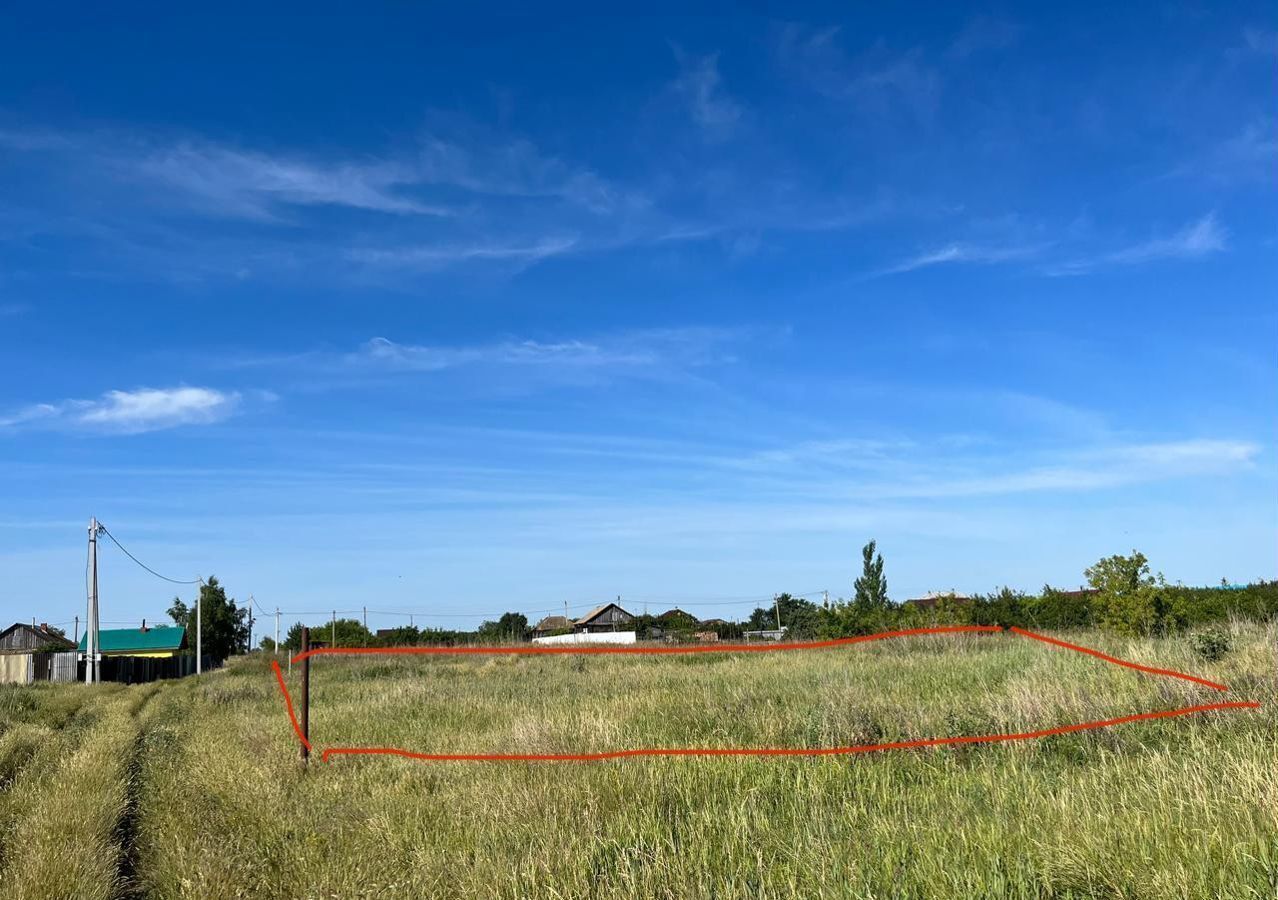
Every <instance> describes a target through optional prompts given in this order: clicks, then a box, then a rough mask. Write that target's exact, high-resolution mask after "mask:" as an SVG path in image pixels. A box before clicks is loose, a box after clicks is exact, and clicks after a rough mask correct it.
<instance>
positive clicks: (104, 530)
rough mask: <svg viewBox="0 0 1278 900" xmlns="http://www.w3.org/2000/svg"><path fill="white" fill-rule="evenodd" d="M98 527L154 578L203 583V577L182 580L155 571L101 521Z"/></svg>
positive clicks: (173, 582) (181, 582)
mask: <svg viewBox="0 0 1278 900" xmlns="http://www.w3.org/2000/svg"><path fill="white" fill-rule="evenodd" d="M98 528H100V529H101V530H102V533H103V534H105V535H106V536H107V537H109V538H110V539H111V543H113V544H115V545H116V546H117V547H119V548H120V551H121V552H122V553H123V554H124V555H125V556H127V557H128V558H129V559H131V560H133V561H134V562H135V563H137V564H138V565H139V566H141V567H142V568H144V569H146V570H147V571H148V572H150V573H151V574H152V575H154V576H155V577H156V578H159V579H160V580H162V581H167V582H169V583H171V584H203V583H204V579H203V578H195V579H193V580H191V581H182V580H180V579H177V578H170V577H169V576H167V575H161V574H160V573H159V572H157V571H155V569H152V568H151V567H150V566H148V565H147V564H146V563H144V562H142V560H140V559H138V558H137V557H136V556H134V555H133V554H132V553H130V552H129V551H128V550H126V549H125V547H124V545H123V544H121V543H120V542H119V541H117V540H116V539H115V535H113V534H112V533H111V532H109V531H107V528H106V526H105V525H103V524H102V523H101V522H99V523H98Z"/></svg>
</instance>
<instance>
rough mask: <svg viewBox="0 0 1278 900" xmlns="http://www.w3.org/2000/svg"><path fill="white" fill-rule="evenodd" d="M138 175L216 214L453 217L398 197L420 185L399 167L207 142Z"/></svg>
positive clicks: (152, 159) (182, 148)
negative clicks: (295, 210)
mask: <svg viewBox="0 0 1278 900" xmlns="http://www.w3.org/2000/svg"><path fill="white" fill-rule="evenodd" d="M126 164H127V165H130V166H135V167H136V168H135V169H134V171H135V172H136V174H137V175H138V176H141V177H144V178H147V179H151V180H154V181H157V182H159V183H161V184H163V185H165V186H167V187H170V188H173V189H176V190H178V191H182V192H185V193H186V194H187V195H189V196H190V197H192V198H194V199H195V200H197V201H199V202H200V204H201V205H202V206H204V207H205V208H207V209H209V210H210V211H213V212H216V213H220V214H227V215H234V216H247V217H252V218H269V217H272V216H273V215H274V214H275V211H276V210H277V209H278V207H279V206H281V205H301V206H324V205H329V206H345V207H349V208H352V209H363V210H373V211H377V212H384V213H399V214H419V215H433V216H444V215H450V214H451V210H449V209H447V208H445V207H443V206H442V205H439V204H428V203H423V202H421V201H419V200H415V199H413V198H411V197H407V196H404V195H403V194H401V193H398V192H397V191H396V189H397V188H402V187H405V186H410V185H413V184H415V183H418V182H419V181H420V177H419V175H418V173H416V172H414V170H413V169H412V168H411V167H410V166H407V165H404V164H402V163H398V162H388V161H375V162H336V163H332V162H328V163H323V162H315V161H308V160H303V159H298V158H292V157H289V156H285V155H270V154H266V153H261V152H252V151H244V150H237V149H233V148H230V147H225V146H218V145H215V144H207V143H180V144H177V145H175V146H170V147H162V148H158V149H155V150H153V151H151V152H149V153H147V154H146V155H144V156H143V157H142V158H141V159H138V160H136V161H133V160H127V161H126Z"/></svg>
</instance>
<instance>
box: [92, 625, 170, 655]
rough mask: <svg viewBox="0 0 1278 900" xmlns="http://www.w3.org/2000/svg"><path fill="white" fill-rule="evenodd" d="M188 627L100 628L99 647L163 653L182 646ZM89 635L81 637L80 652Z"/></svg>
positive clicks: (103, 650) (116, 651)
mask: <svg viewBox="0 0 1278 900" xmlns="http://www.w3.org/2000/svg"><path fill="white" fill-rule="evenodd" d="M185 636H186V629H185V628H182V627H179V626H171V625H169V626H166V625H162V626H160V627H158V628H148V629H147V630H146V631H143V630H142V629H141V628H99V629H98V649H99V651H100V652H102V653H129V652H133V653H161V652H163V651H165V650H177V649H179V648H180V647H181V646H182V638H184V637H185ZM87 639H88V635H87V634H86V635H84V636H83V637H81V638H80V652H81V653H83V652H84V651H85V641H86V640H87Z"/></svg>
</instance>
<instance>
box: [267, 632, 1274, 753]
mask: <svg viewBox="0 0 1278 900" xmlns="http://www.w3.org/2000/svg"><path fill="white" fill-rule="evenodd" d="M1010 630H1011V632H1012V633H1013V634H1016V635H1019V636H1021V637H1028V638H1032V639H1034V640H1037V641H1042V642H1043V643H1047V644H1053V645H1055V646H1058V647H1063V648H1065V649H1067V650H1074V651H1076V652H1078V653H1084V654H1086V655H1088V656H1093V657H1096V658H1097V659H1101V660H1104V661H1105V662H1109V663H1113V664H1114V665H1118V666H1123V667H1125V668H1129V669H1135V670H1137V671H1140V672H1147V673H1149V674H1153V675H1163V676H1167V677H1170V678H1180V679H1183V680H1185V681H1191V682H1194V683H1195V684H1200V685H1203V686H1205V687H1209V688H1212V689H1213V690H1218V691H1227V690H1229V688H1228V687H1227V686H1226V685H1223V684H1218V683H1216V682H1214V681H1208V680H1206V679H1204V678H1199V677H1197V676H1195V675H1187V674H1185V673H1183V672H1176V671H1174V670H1172V669H1157V668H1154V667H1152V666H1143V665H1140V664H1139V663H1133V662H1128V661H1127V660H1123V659H1119V658H1117V657H1115V656H1110V655H1108V654H1105V653H1101V652H1100V651H1099V650H1093V649H1091V648H1089V647H1083V646H1080V645H1078V644H1071V643H1069V642H1067V641H1062V640H1058V639H1056V638H1051V637H1047V636H1046V635H1041V634H1036V633H1034V632H1032V631H1027V630H1025V629H1023V628H1017V627H1016V626H1012V627H1011V629H1010ZM1001 631H1003V628H1002V627H1001V626H998V625H950V626H939V627H935V628H910V629H905V630H902V631H883V632H879V633H877V634H868V635H860V636H857V637H850V638H838V639H835V640H827V641H812V642H810V643H777V644H717V645H715V644H708V645H691V646H683V645H680V646H673V647H633V646H597V647H588V646H564V647H535V646H534V647H320V648H317V649H315V650H310V651H308V652H307V653H300V654H298V655H297V656H295V657H293V660H294V661H295V662H300V661H301V660H304V659H306V658H308V657H310V656H320V655H346V656H357V655H365V654H376V655H422V654H439V655H471V654H479V655H492V654H552V655H558V654H568V653H572V654H593V653H610V654H649V655H661V654H677V653H732V652H741V651H744V652H759V651H778V650H819V649H826V648H830V647H843V646H848V645H850V644H860V643H865V642H867V641H877V640H884V639H887V638H897V637H912V636H917V635H927V634H956V633H989V632H1001ZM271 665H272V666H273V667H274V669H275V678H276V680H277V681H278V682H279V686H280V691H281V692H282V693H283V694H284V703H285V705H286V706H287V708H288V715H289V719H290V721H291V722H292V723H293V730H294V731H295V732H296V733H297V737H298V740H300V741H301V742H302V744H304V745H305V746H306V749H307V750H308V751H309V750H310V749H311V744H310V742H309V741H307V739H306V736H305V735H303V734H302V729H301V727H300V726H299V725H298V722H297V716H296V714H295V713H294V711H293V699H292V697H290V696H289V692H288V688H287V686H286V685H285V684H284V675H283V673H282V672H281V671H280V664H279V662H278V661H276V660H272V661H271ZM1259 708H1260V704H1259V703H1257V702H1254V701H1234V702H1228V703H1209V704H1205V705H1200V706H1187V707H1183V708H1181V709H1172V710H1162V711H1159V712H1145V713H1135V714H1133V715H1128V716H1121V717H1119V718H1116V719H1099V720H1096V721H1091V722H1081V723H1078V724H1075V725H1061V726H1058V727H1055V728H1047V729H1043V730H1040V731H1025V732H1018V733H1015V734H984V735H967V736H960V737H947V738H924V739H922V740H916V741H897V742H893V743H887V744H864V745H860V746H855V747H816V748H789V747H682V748H679V747H675V748H641V749H633V750H609V751H603V752H599V753H415V752H413V751H410V750H402V749H399V748H396V747H329V748H327V749H325V750H324V751H323V753H322V755H321V758H322V759H323V760H324V762H328V761H329V758H330V757H332V756H398V757H402V758H405V759H417V760H427V761H432V762H600V761H605V760H613V759H629V758H633V757H642V756H847V755H852V754H858V753H874V752H878V751H882V750H910V749H917V748H922V747H944V746H952V745H956V744H990V743H1007V742H1011V741H1028V740H1037V739H1040V738H1045V737H1050V736H1052V735H1057V734H1069V733H1072V732H1077V731H1090V730H1094V729H1098V728H1109V727H1112V726H1114V725H1123V724H1126V723H1129V722H1142V721H1147V720H1151V719H1166V718H1173V717H1177V716H1187V715H1191V714H1193V713H1199V712H1209V711H1212V710H1226V709H1232V710H1243V709H1259Z"/></svg>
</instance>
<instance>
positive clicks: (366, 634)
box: [364, 606, 368, 647]
mask: <svg viewBox="0 0 1278 900" xmlns="http://www.w3.org/2000/svg"><path fill="white" fill-rule="evenodd" d="M364 646H365V647H367V646H368V607H367V606H365V607H364Z"/></svg>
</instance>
